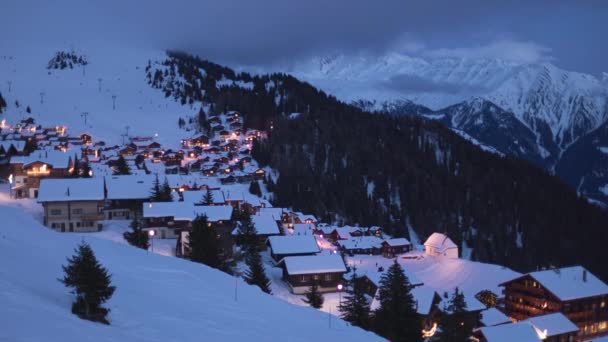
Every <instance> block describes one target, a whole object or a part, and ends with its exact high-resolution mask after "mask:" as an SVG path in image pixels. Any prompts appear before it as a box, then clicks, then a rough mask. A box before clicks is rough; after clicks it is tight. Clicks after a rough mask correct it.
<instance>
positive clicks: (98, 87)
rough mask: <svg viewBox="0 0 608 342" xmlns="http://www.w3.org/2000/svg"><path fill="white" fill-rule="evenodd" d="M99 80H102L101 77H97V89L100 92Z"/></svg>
mask: <svg viewBox="0 0 608 342" xmlns="http://www.w3.org/2000/svg"><path fill="white" fill-rule="evenodd" d="M101 81H102V79H101V78H98V79H97V89H98V90H99V92H100V93H101Z"/></svg>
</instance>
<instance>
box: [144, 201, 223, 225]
mask: <svg viewBox="0 0 608 342" xmlns="http://www.w3.org/2000/svg"><path fill="white" fill-rule="evenodd" d="M143 209H144V210H143V211H144V218H152V217H173V218H174V219H175V220H179V221H194V219H196V217H197V216H203V215H206V216H207V220H208V221H209V222H217V221H228V220H230V218H231V216H232V210H233V208H232V206H229V205H218V206H195V205H193V204H192V203H186V202H153V203H144V204H143Z"/></svg>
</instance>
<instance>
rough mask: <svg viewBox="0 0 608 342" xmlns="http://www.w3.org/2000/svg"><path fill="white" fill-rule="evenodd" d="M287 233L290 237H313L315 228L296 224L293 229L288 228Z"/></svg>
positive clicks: (310, 225) (304, 224) (305, 224)
mask: <svg viewBox="0 0 608 342" xmlns="http://www.w3.org/2000/svg"><path fill="white" fill-rule="evenodd" d="M287 232H288V233H289V235H292V236H302V235H304V236H306V235H309V236H313V235H314V233H315V226H314V225H313V224H309V223H296V224H294V225H293V227H291V228H289V229H288V230H287Z"/></svg>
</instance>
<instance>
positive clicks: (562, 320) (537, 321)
mask: <svg viewBox="0 0 608 342" xmlns="http://www.w3.org/2000/svg"><path fill="white" fill-rule="evenodd" d="M521 322H522V323H524V322H527V323H530V324H532V325H533V326H534V327H535V328H536V329H538V330H540V331H542V332H543V333H545V331H546V334H547V337H551V336H555V335H561V334H566V333H572V332H577V331H578V327H577V326H576V325H575V324H574V323H572V322H571V321H570V320H569V319H568V318H567V317H566V316H564V314H562V313H561V312H556V313H552V314H548V315H542V316H536V317H531V318H528V319H526V320H523V321H521Z"/></svg>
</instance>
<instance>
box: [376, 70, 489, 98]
mask: <svg viewBox="0 0 608 342" xmlns="http://www.w3.org/2000/svg"><path fill="white" fill-rule="evenodd" d="M381 86H382V87H385V88H386V89H389V90H394V91H399V92H402V93H427V92H428V93H447V94H469V93H483V92H486V91H487V90H488V89H485V88H483V87H481V86H477V85H467V84H461V83H451V82H437V81H434V80H431V79H426V78H422V77H420V76H416V75H409V74H399V75H394V76H392V77H391V78H390V79H388V80H387V81H385V82H383V83H382V84H381Z"/></svg>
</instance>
